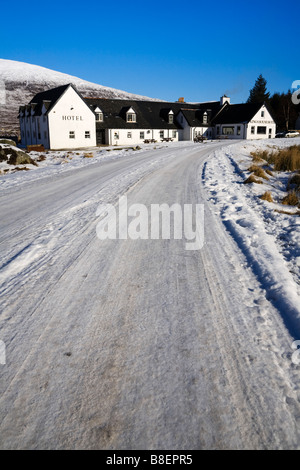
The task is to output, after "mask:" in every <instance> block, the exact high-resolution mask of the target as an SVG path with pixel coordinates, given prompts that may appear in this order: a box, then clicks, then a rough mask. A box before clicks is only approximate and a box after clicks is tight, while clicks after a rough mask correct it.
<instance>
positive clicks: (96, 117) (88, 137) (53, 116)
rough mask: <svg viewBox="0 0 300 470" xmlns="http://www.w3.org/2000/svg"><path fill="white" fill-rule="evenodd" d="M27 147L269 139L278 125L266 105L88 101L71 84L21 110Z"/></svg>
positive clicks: (225, 100)
mask: <svg viewBox="0 0 300 470" xmlns="http://www.w3.org/2000/svg"><path fill="white" fill-rule="evenodd" d="M19 119H20V130H21V141H22V145H24V146H27V145H43V146H44V148H46V149H75V148H87V147H95V146H96V145H137V144H140V143H143V142H149V141H150V142H151V141H158V142H159V141H163V140H167V141H168V140H171V141H178V140H187V141H189V140H195V138H197V137H201V136H203V137H206V138H209V139H213V138H214V139H215V138H230V139H266V138H273V137H275V132H276V124H275V121H274V119H273V118H272V115H271V112H270V110H269V109H268V107H267V105H266V104H265V103H255V104H249V103H244V104H230V99H229V98H228V97H225V96H223V97H222V98H221V99H220V101H212V102H206V103H196V104H190V103H185V102H184V100H183V99H182V98H181V99H179V101H177V102H174V103H173V102H164V101H161V102H158V101H139V100H119V99H116V100H114V99H103V98H84V97H83V96H82V95H81V94H80V93H79V92H78V91H77V90H76V89H75V87H74V86H73V85H72V84H68V85H63V86H60V87H57V88H53V89H51V90H47V91H44V92H41V93H38V94H37V95H35V97H34V98H33V99H32V100H31V101H30V103H29V104H28V105H26V106H20V109H19Z"/></svg>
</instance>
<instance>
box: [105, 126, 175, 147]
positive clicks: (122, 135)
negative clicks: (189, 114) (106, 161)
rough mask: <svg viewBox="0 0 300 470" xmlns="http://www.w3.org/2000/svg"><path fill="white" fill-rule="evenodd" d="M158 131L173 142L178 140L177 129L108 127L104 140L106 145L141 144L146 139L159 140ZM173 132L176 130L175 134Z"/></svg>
mask: <svg viewBox="0 0 300 470" xmlns="http://www.w3.org/2000/svg"><path fill="white" fill-rule="evenodd" d="M160 132H163V134H164V138H171V139H173V141H174V142H177V141H178V130H177V129H174V130H173V129H131V130H130V129H109V130H108V134H107V139H106V142H108V145H138V144H143V143H144V140H147V139H154V140H156V141H157V142H161V139H162V137H161V135H160ZM173 132H176V136H174V133H173ZM129 134H131V137H129Z"/></svg>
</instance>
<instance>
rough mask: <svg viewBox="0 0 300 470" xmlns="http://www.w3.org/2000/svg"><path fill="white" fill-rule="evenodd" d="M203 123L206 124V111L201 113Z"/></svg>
mask: <svg viewBox="0 0 300 470" xmlns="http://www.w3.org/2000/svg"><path fill="white" fill-rule="evenodd" d="M203 124H207V112H206V111H205V113H203Z"/></svg>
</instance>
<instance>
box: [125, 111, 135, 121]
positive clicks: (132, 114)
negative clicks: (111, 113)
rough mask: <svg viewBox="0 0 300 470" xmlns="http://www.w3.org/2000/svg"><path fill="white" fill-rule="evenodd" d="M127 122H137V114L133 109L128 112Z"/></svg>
mask: <svg viewBox="0 0 300 470" xmlns="http://www.w3.org/2000/svg"><path fill="white" fill-rule="evenodd" d="M126 122H136V113H135V111H134V109H133V108H130V109H128V111H127V112H126Z"/></svg>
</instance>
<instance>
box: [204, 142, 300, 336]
mask: <svg viewBox="0 0 300 470" xmlns="http://www.w3.org/2000/svg"><path fill="white" fill-rule="evenodd" d="M295 144H297V145H299V144H300V138H296V139H280V140H278V141H277V139H276V141H275V140H272V142H270V140H264V141H252V142H246V141H243V142H239V143H236V144H232V145H230V146H227V147H224V148H222V149H218V150H216V151H215V152H213V154H211V156H210V157H209V159H207V161H206V162H205V164H204V167H203V173H202V180H203V184H204V186H205V187H206V189H207V191H208V193H209V200H210V201H211V202H212V203H213V204H214V205H215V210H216V212H217V214H218V215H220V217H221V219H222V221H223V223H224V225H225V227H226V229H227V230H228V232H229V233H230V234H231V236H232V237H233V238H234V240H235V241H236V243H237V244H238V246H239V247H240V249H241V250H242V252H243V253H244V255H245V256H246V259H247V261H248V263H249V265H250V266H251V268H252V270H253V272H254V274H255V275H256V277H257V279H258V280H259V282H260V283H261V286H262V288H263V289H264V290H265V292H266V298H267V299H268V300H270V301H271V302H272V303H273V304H274V305H275V306H276V308H277V309H278V310H279V311H280V313H281V315H282V317H283V319H284V321H285V323H286V325H287V327H288V328H289V330H290V332H291V333H292V334H293V335H294V336H296V337H298V338H300V218H299V216H298V215H296V214H295V215H291V214H292V212H295V208H294V207H287V206H283V205H282V204H281V203H280V201H281V199H282V197H283V196H284V195H285V194H286V192H285V191H286V182H287V179H288V176H287V175H286V174H285V173H279V172H277V173H274V176H270V177H269V180H263V179H261V180H260V181H261V184H243V183H244V181H245V180H246V178H247V177H248V176H249V174H250V172H249V171H248V168H249V167H250V166H251V164H252V163H253V162H252V157H251V155H250V152H253V151H255V150H263V149H270V148H274V149H275V148H282V147H288V146H290V145H295ZM270 190H271V192H272V196H273V200H274V201H275V202H272V203H270V202H267V201H264V200H262V199H260V196H261V195H262V194H263V193H264V192H266V191H270ZM278 210H285V211H286V212H289V213H290V214H287V213H280V212H277V211H278Z"/></svg>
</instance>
